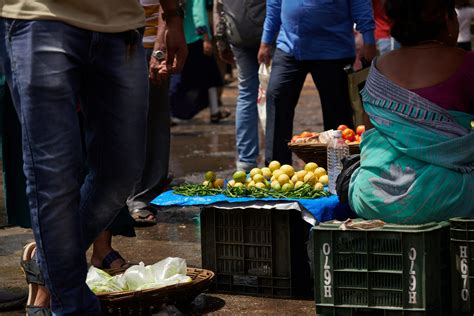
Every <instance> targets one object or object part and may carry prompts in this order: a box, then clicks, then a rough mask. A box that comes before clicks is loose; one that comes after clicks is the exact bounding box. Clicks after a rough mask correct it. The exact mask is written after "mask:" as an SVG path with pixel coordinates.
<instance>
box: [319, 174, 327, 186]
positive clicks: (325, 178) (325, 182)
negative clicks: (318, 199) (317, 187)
mask: <svg viewBox="0 0 474 316" xmlns="http://www.w3.org/2000/svg"><path fill="white" fill-rule="evenodd" d="M318 181H319V182H321V184H323V185H328V183H329V177H328V175H327V174H325V175H322V176H321V177H319V179H318Z"/></svg>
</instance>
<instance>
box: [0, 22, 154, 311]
mask: <svg viewBox="0 0 474 316" xmlns="http://www.w3.org/2000/svg"><path fill="white" fill-rule="evenodd" d="M0 58H3V60H2V63H1V64H3V67H4V71H5V75H6V78H7V82H8V84H9V86H10V88H11V91H12V98H13V101H14V104H15V109H16V111H17V114H18V115H19V117H20V121H21V124H22V139H23V159H24V168H23V169H24V173H25V176H26V180H27V195H28V200H29V206H30V212H31V221H32V228H33V233H34V236H35V240H36V242H37V262H38V264H39V267H40V269H41V272H42V274H43V277H44V278H45V282H46V286H47V287H48V289H49V291H50V293H51V309H52V312H53V315H71V314H77V315H96V314H97V313H99V311H100V308H99V303H98V300H97V298H96V297H95V295H94V294H93V293H92V292H91V291H90V290H89V288H88V287H87V285H86V284H85V280H86V274H87V261H86V255H85V252H86V250H87V249H88V248H89V246H90V245H91V244H92V242H93V241H94V240H95V239H96V237H97V236H98V235H99V234H100V233H101V232H102V231H103V230H104V229H105V228H106V227H107V226H108V225H110V223H111V222H112V221H113V220H114V218H115V216H116V215H117V214H118V212H119V209H120V208H121V207H122V206H123V205H124V203H125V200H126V198H127V196H129V194H130V193H131V191H132V189H133V185H134V183H135V182H136V180H137V178H138V176H139V175H140V172H141V170H142V166H143V157H144V148H145V147H144V146H145V129H146V114H147V110H148V101H147V93H148V79H147V65H146V59H145V54H144V50H143V47H142V44H141V35H140V33H139V32H138V31H137V30H131V31H129V32H123V33H116V34H115V33H97V32H92V31H87V30H83V29H79V28H76V27H73V26H70V25H67V24H64V23H62V22H58V21H43V20H41V21H39V20H34V21H28V20H10V19H0ZM78 102H79V103H80V105H81V109H82V111H83V113H84V117H85V135H86V146H87V150H86V152H87V166H88V167H89V172H88V174H87V175H86V178H85V181H84V182H83V183H81V180H82V179H83V177H82V172H83V166H84V160H83V157H82V155H83V150H82V147H81V135H80V129H79V124H78V117H77V112H76V107H77V104H78Z"/></svg>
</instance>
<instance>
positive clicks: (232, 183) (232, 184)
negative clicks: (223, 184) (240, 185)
mask: <svg viewBox="0 0 474 316" xmlns="http://www.w3.org/2000/svg"><path fill="white" fill-rule="evenodd" d="M234 185H235V180H230V181H229V182H227V186H228V187H233V186H234Z"/></svg>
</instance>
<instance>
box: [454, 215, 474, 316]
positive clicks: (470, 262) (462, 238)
mask: <svg viewBox="0 0 474 316" xmlns="http://www.w3.org/2000/svg"><path fill="white" fill-rule="evenodd" d="M450 225H451V295H452V302H453V305H452V307H453V315H470V316H471V315H473V314H474V299H473V298H472V297H471V295H473V294H474V292H473V291H472V289H471V285H473V286H474V219H463V218H453V219H451V220H450Z"/></svg>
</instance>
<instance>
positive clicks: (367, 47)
mask: <svg viewBox="0 0 474 316" xmlns="http://www.w3.org/2000/svg"><path fill="white" fill-rule="evenodd" d="M375 56H377V48H376V47H375V44H364V46H362V64H363V66H370V64H371V63H372V60H373V59H374V58H375Z"/></svg>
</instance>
